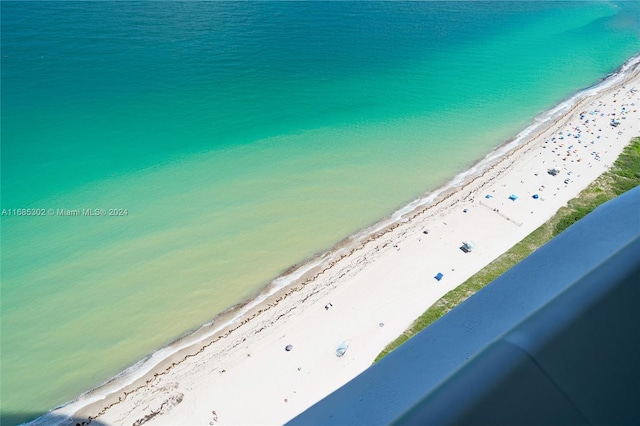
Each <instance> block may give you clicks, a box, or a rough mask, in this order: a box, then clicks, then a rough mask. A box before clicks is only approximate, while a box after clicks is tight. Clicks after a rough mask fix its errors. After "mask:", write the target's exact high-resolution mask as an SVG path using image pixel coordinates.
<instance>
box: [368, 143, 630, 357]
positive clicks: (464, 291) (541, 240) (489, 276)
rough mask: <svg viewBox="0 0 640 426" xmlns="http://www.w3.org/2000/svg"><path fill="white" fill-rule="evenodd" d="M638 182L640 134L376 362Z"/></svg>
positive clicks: (387, 348) (447, 296) (449, 295)
mask: <svg viewBox="0 0 640 426" xmlns="http://www.w3.org/2000/svg"><path fill="white" fill-rule="evenodd" d="M638 185H640V137H637V138H634V139H632V140H631V142H630V143H629V145H628V146H627V147H626V148H625V149H624V151H623V152H622V153H621V154H620V156H619V157H618V159H617V160H616V162H615V163H614V164H613V166H612V167H611V169H610V170H609V171H607V172H605V173H604V174H602V176H600V177H599V178H598V179H596V180H595V181H593V182H592V183H591V184H590V185H589V186H588V187H587V188H586V189H585V190H584V191H582V192H581V193H580V195H578V196H577V197H576V198H574V199H572V200H570V201H569V202H568V203H567V206H566V207H562V208H561V209H560V210H558V212H557V213H556V214H555V215H554V216H553V217H552V218H551V219H549V220H548V221H547V222H545V223H544V224H543V225H542V226H540V227H539V228H538V229H536V230H535V231H533V232H532V233H531V234H529V235H528V236H526V237H525V238H524V239H523V240H522V241H520V242H519V243H517V244H516V245H514V246H513V247H512V248H511V249H509V250H508V251H507V252H505V253H504V254H502V255H501V256H500V257H498V258H497V259H496V260H494V261H493V262H491V263H490V264H488V265H487V266H486V267H484V268H483V269H482V270H480V271H479V272H478V273H477V274H475V275H474V276H472V277H471V278H469V279H468V280H467V281H465V282H464V283H462V284H461V285H459V286H458V287H456V288H455V289H453V290H451V291H450V292H448V293H447V294H445V295H444V296H443V297H442V298H441V299H439V300H438V301H437V302H436V303H434V304H433V305H432V306H431V307H430V308H429V309H427V310H426V311H425V312H424V313H423V314H422V315H420V317H418V319H416V320H415V321H414V323H413V324H412V325H411V327H409V328H408V329H407V330H406V331H405V332H404V333H402V334H401V335H400V336H399V337H398V338H397V339H396V340H394V341H393V342H391V343H390V344H389V345H387V347H386V348H385V349H384V350H383V351H382V352H381V353H380V354H379V355H378V356H377V358H376V359H375V361H374V363H376V362H378V361H380V360H381V359H382V358H384V357H385V356H386V355H387V354H389V353H390V352H392V351H393V350H394V349H396V348H398V347H399V346H400V345H402V344H403V343H404V342H406V341H407V340H409V339H410V338H411V337H413V336H414V335H415V334H417V333H418V332H420V331H422V330H423V329H424V328H426V327H427V326H429V325H430V324H431V323H433V322H434V321H435V320H437V319H438V318H440V317H442V316H443V315H444V314H446V313H447V312H449V311H450V310H451V309H453V308H455V307H456V306H458V305H459V304H460V303H462V302H464V301H465V300H466V299H467V298H468V297H469V296H471V295H473V294H474V293H475V292H477V291H478V290H480V289H481V288H482V287H484V286H486V285H487V284H489V283H490V282H491V281H493V280H495V279H496V278H498V277H499V276H500V275H502V274H503V273H504V272H506V271H507V270H508V269H510V268H511V267H513V266H514V265H515V264H517V263H518V262H520V261H521V260H523V259H524V258H525V257H527V256H529V255H530V254H531V253H533V252H534V251H536V250H537V249H538V248H540V247H542V246H543V245H544V244H545V243H547V242H548V241H549V240H551V239H552V238H553V237H555V236H556V235H558V234H560V233H561V232H562V231H564V230H565V229H567V228H568V227H569V226H571V225H572V224H574V223H575V222H577V221H578V220H580V219H581V218H583V217H584V216H586V215H587V214H589V213H590V212H591V211H592V210H594V209H595V208H596V207H598V206H599V205H600V204H603V203H605V202H607V201H609V200H612V199H613V198H615V197H617V196H618V195H620V194H622V193H624V192H626V191H628V190H630V189H632V188H635V187H636V186H638Z"/></svg>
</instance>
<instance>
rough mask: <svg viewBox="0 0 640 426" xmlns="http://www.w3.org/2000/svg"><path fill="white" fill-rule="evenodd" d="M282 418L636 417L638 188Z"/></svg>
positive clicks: (488, 420) (577, 420)
mask: <svg viewBox="0 0 640 426" xmlns="http://www.w3.org/2000/svg"><path fill="white" fill-rule="evenodd" d="M288 424H289V425H321V424H322V425H332V424H335V425H377V424H401V425H405V424H406V425H414V424H415V425H418V424H420V425H445V424H459V425H554V424H556V425H605V424H606V425H623V424H636V425H637V424H640V187H637V188H635V189H633V190H631V191H629V192H627V193H625V194H623V195H621V196H620V197H618V198H616V199H614V200H612V201H610V202H608V203H606V204H604V205H602V206H600V207H598V208H597V209H596V210H594V211H593V212H592V213H591V214H589V215H588V216H586V217H585V218H583V219H582V220H580V221H579V222H577V223H576V224H574V225H573V226H571V227H570V228H569V229H567V230H566V231H565V232H563V233H562V234H560V235H558V236H557V237H556V238H554V239H553V240H551V241H550V242H549V243H547V244H546V245H545V246H543V247H541V248H540V249H539V250H537V251H536V252H535V253H533V254H532V255H530V256H529V257H528V258H526V259H525V260H523V261H522V262H520V263H519V264H518V265H516V266H515V267H513V268H512V269H511V270H509V271H508V272H506V273H505V274H503V275H502V276H500V277H499V278H498V279H496V280H495V281H494V282H492V283H491V284H489V285H488V286H486V287H485V288H484V289H482V290H481V291H479V292H478V293H476V294H475V295H474V296H472V297H470V298H469V299H468V300H467V301H465V302H464V303H462V304H461V305H460V306H458V307H457V308H455V309H454V310H452V311H451V312H449V313H448V314H447V315H445V316H444V317H442V318H441V319H440V320H438V321H436V322H435V323H434V324H432V325H431V326H430V327H428V328H427V329H425V330H424V331H422V332H421V333H419V334H418V335H416V336H415V337H414V338H413V339H411V340H410V341H408V342H407V343H406V344H404V345H403V346H402V347H400V348H398V349H397V350H396V351H394V352H393V353H391V354H390V355H389V356H387V357H386V358H384V359H383V360H382V361H380V362H379V363H378V364H376V365H374V366H372V367H370V368H369V369H367V370H366V371H364V372H363V373H362V374H360V375H359V376H358V377H356V378H355V379H353V380H352V381H350V382H349V383H347V384H346V385H344V386H343V387H342V388H340V389H338V390H337V391H335V392H334V393H332V394H331V395H329V396H327V397H326V398H325V399H323V400H322V401H320V402H318V403H317V404H315V405H314V406H312V407H310V408H309V409H308V410H307V411H305V412H304V413H302V414H300V415H299V416H298V417H296V418H294V419H293V420H292V421H291V422H289V423H288Z"/></svg>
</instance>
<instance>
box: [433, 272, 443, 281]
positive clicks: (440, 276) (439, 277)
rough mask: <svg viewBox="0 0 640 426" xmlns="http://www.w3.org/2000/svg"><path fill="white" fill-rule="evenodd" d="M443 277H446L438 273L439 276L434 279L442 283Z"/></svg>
mask: <svg viewBox="0 0 640 426" xmlns="http://www.w3.org/2000/svg"><path fill="white" fill-rule="evenodd" d="M442 277H444V275H442V272H438V274H437V275H436V276H435V277H433V278H435V279H436V280H438V281H440V280H441V279H442Z"/></svg>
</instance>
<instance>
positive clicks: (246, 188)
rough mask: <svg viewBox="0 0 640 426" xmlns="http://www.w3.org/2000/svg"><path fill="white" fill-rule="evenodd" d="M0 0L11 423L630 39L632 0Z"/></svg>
mask: <svg viewBox="0 0 640 426" xmlns="http://www.w3.org/2000/svg"><path fill="white" fill-rule="evenodd" d="M0 7H1V20H2V21H1V24H2V26H1V28H2V34H1V35H2V40H1V43H2V49H1V54H2V58H1V61H2V62H1V64H2V69H1V73H2V74H1V77H2V79H1V84H2V92H1V94H2V99H1V100H2V109H1V118H2V128H1V138H2V146H1V149H2V151H1V154H2V158H1V160H2V164H1V165H2V169H1V173H2V176H1V177H2V182H1V190H2V202H1V204H2V205H1V209H2V210H3V215H2V217H1V237H2V240H1V274H2V275H1V278H2V288H1V294H0V295H1V299H0V303H1V311H0V319H1V323H0V324H1V347H0V351H1V353H0V355H1V356H0V361H1V365H0V369H1V371H0V373H1V376H0V379H1V383H0V385H1V393H0V403H1V405H0V410H1V414H2V423H3V424H12V423H18V422H21V421H26V420H30V419H33V418H35V417H37V416H39V415H41V414H42V413H44V412H46V411H48V410H49V409H51V408H53V407H55V406H57V405H60V404H63V403H65V402H67V401H69V400H72V399H73V398H75V397H76V396H78V395H79V394H80V393H82V392H84V391H87V390H89V389H91V388H93V387H95V386H97V385H99V384H100V383H103V382H104V381H106V380H108V379H109V378H111V377H113V376H114V375H116V374H117V373H119V372H120V371H122V370H123V369H125V368H127V367H128V366H130V365H132V364H133V363H135V362H136V361H138V360H140V359H141V358H143V357H145V356H146V355H148V354H150V353H151V352H153V351H154V350H156V349H158V348H160V347H162V346H164V345H166V344H168V343H170V342H171V341H173V340H174V339H176V338H177V337H178V336H181V335H184V334H185V333H187V332H189V331H190V330H193V329H195V328H197V327H199V326H200V325H201V324H203V323H206V322H208V321H211V320H212V319H213V318H215V316H216V315H217V314H219V313H221V312H222V311H224V310H225V309H228V308H229V307H231V306H233V305H235V304H237V303H240V302H243V301H246V300H248V299H250V298H252V297H254V296H255V295H256V294H257V293H258V292H259V291H260V290H261V289H263V288H264V287H265V285H266V284H267V283H269V282H270V281H271V280H272V279H273V278H275V277H276V276H278V275H279V274H280V273H282V272H283V271H285V270H287V268H289V267H290V266H291V265H294V264H296V263H299V262H301V261H304V260H305V259H307V258H309V257H311V256H313V255H314V254H316V253H318V252H321V251H323V250H327V249H329V248H331V247H332V246H333V245H334V244H336V243H337V242H339V241H340V240H341V239H343V238H345V237H346V236H348V235H350V234H352V233H353V232H355V231H357V230H359V229H362V228H365V227H367V226H369V225H371V224H373V223H375V222H376V221H377V220H379V219H380V218H382V217H384V216H386V215H389V214H391V213H392V212H393V211H395V210H396V209H398V208H399V207H401V206H402V205H404V204H406V203H408V202H410V201H411V200H413V199H415V198H416V197H419V196H421V195H423V194H424V193H425V192H427V191H430V190H434V189H436V188H438V187H439V186H441V185H443V184H444V183H445V182H447V181H448V180H450V179H451V178H452V177H453V176H455V175H456V174H457V173H459V172H461V171H463V170H465V169H467V168H469V167H471V166H472V165H473V164H474V163H475V162H476V161H477V160H479V159H481V158H482V157H483V156H484V155H486V154H487V153H488V152H490V151H491V150H492V149H494V148H495V147H497V146H499V145H501V144H502V143H504V142H505V141H507V140H509V139H510V138H511V137H513V136H514V135H516V134H517V133H518V131H520V130H521V129H522V128H524V127H525V126H526V125H527V124H529V123H530V122H531V121H532V120H533V118H534V117H535V116H538V115H539V114H541V113H543V112H544V111H545V110H547V109H549V108H551V107H552V106H553V105H555V104H557V103H558V102H560V101H562V100H563V99H565V98H567V97H568V96H570V95H571V94H573V93H575V92H576V91H579V90H581V89H584V88H586V87H589V86H591V85H593V84H595V83H597V82H598V81H599V80H600V79H601V78H603V77H605V76H606V75H607V74H608V73H611V72H613V71H614V70H615V69H616V68H617V67H619V66H620V65H622V64H623V63H624V62H625V61H626V60H627V59H628V58H629V57H631V56H632V55H634V54H637V53H638V52H640V5H638V4H637V3H636V2H610V1H602V2H600V1H589V2H529V1H525V2H516V1H514V2H511V1H497V2H476V1H469V2H465V1H456V2H446V1H438V2H407V3H405V2H145V3H142V2H11V1H3V2H2V3H0ZM14 209H16V210H14ZM20 209H35V210H34V211H32V212H31V213H36V214H38V215H37V216H32V215H29V216H27V215H23V213H26V211H23V210H20ZM103 212H106V214H107V215H106V216H104V215H102V213H103ZM66 213H69V214H71V215H65V214H66ZM76 213H77V215H75V214H76ZM87 213H91V214H94V215H88V214H87ZM109 213H115V214H119V215H118V216H111V215H109ZM95 214H100V215H99V216H96V215H95Z"/></svg>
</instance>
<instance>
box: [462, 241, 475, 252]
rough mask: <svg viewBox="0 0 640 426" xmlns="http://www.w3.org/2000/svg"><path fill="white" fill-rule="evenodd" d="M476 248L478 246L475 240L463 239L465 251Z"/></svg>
mask: <svg viewBox="0 0 640 426" xmlns="http://www.w3.org/2000/svg"><path fill="white" fill-rule="evenodd" d="M474 248H476V243H474V242H473V241H463V242H462V250H463V251H464V252H465V253H468V252H470V251H473V249H474Z"/></svg>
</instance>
